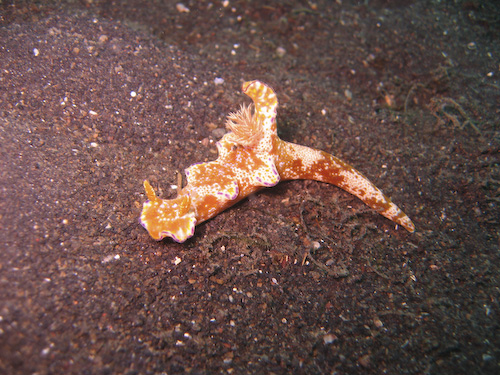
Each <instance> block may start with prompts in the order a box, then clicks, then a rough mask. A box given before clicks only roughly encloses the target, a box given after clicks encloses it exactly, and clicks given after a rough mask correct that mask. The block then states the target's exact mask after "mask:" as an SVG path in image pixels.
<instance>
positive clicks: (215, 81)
mask: <svg viewBox="0 0 500 375" xmlns="http://www.w3.org/2000/svg"><path fill="white" fill-rule="evenodd" d="M223 83H224V78H220V77H215V79H214V84H216V85H222V84H223Z"/></svg>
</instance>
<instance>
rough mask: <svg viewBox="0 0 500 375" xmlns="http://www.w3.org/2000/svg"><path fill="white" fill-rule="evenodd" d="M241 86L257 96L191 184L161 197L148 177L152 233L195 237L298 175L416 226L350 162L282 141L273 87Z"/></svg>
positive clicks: (197, 167)
mask: <svg viewBox="0 0 500 375" xmlns="http://www.w3.org/2000/svg"><path fill="white" fill-rule="evenodd" d="M242 90H243V92H244V93H245V94H246V95H248V96H249V97H250V98H251V99H252V100H253V103H254V104H253V108H252V106H248V107H245V106H242V107H241V109H240V111H238V112H235V113H231V114H230V115H229V116H228V119H227V122H226V126H227V128H228V129H229V130H230V132H229V133H227V134H225V135H224V136H223V137H222V139H221V140H220V141H219V142H217V151H218V153H219V157H218V158H217V160H215V161H211V162H208V163H200V164H194V165H192V166H190V167H189V168H187V169H186V170H185V173H186V178H187V185H186V186H185V187H184V188H182V189H181V190H180V191H179V193H178V196H177V198H175V199H161V198H158V197H157V196H156V194H155V191H154V189H153V188H152V187H151V185H150V184H149V182H148V181H144V188H145V190H146V196H147V198H148V200H147V201H146V202H145V203H144V205H143V210H142V214H141V217H140V222H141V224H142V225H143V226H144V228H146V229H147V231H148V232H149V234H150V235H151V237H153V238H154V239H155V240H161V239H163V238H165V237H171V238H172V239H173V240H174V241H176V242H184V241H186V240H187V239H188V238H190V237H192V236H193V234H194V229H195V226H196V225H197V224H200V223H202V222H204V221H206V220H208V219H210V218H212V217H214V216H215V215H217V214H218V213H220V212H222V211H224V210H225V209H227V208H228V207H230V206H232V205H234V204H235V203H237V202H239V201H240V200H241V199H243V198H245V197H247V196H248V195H250V194H252V193H254V192H256V191H258V190H260V189H263V188H265V187H272V186H274V185H276V184H278V182H280V181H284V180H296V179H308V180H316V181H322V182H327V183H330V184H333V185H336V186H338V187H340V188H342V189H344V190H346V191H348V192H349V193H351V194H353V195H355V196H356V197H358V198H360V199H361V200H362V201H363V202H365V203H366V204H367V205H368V206H370V207H372V208H373V209H375V210H376V211H377V212H379V213H380V214H381V215H383V216H385V217H386V218H388V219H390V220H392V221H394V222H395V223H397V224H400V225H402V226H403V227H404V228H406V229H407V230H408V231H410V232H414V231H415V226H414V225H413V223H412V221H411V220H410V218H409V217H408V216H407V215H406V214H405V213H404V212H403V211H401V209H399V208H398V207H397V206H396V205H395V204H394V203H392V202H391V200H390V199H389V198H388V197H386V196H385V195H384V194H383V193H382V192H381V191H380V190H379V189H378V188H377V187H376V186H375V185H374V184H372V183H371V182H370V181H369V180H368V179H367V178H366V177H364V176H363V175H362V174H361V173H360V172H358V171H357V170H355V169H354V168H353V167H351V166H350V165H349V164H347V163H345V162H343V161H342V160H340V159H338V158H336V157H335V156H333V155H331V154H328V153H327V152H324V151H320V150H315V149H312V148H309V147H306V146H301V145H297V144H294V143H289V142H285V141H283V140H281V139H280V138H279V137H278V134H277V128H276V112H277V108H278V99H277V97H276V94H275V92H274V90H273V89H272V88H271V87H269V86H268V85H266V84H265V83H262V82H260V81H249V82H245V83H244V84H243V87H242Z"/></svg>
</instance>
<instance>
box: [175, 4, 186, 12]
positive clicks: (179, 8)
mask: <svg viewBox="0 0 500 375" xmlns="http://www.w3.org/2000/svg"><path fill="white" fill-rule="evenodd" d="M175 7H176V8H177V11H178V12H179V13H189V8H188V7H187V6H185V5H184V4H182V3H177V4H176V5H175Z"/></svg>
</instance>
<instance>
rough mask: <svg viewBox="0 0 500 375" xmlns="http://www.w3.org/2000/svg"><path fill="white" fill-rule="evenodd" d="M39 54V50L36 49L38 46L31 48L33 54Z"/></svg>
mask: <svg viewBox="0 0 500 375" xmlns="http://www.w3.org/2000/svg"><path fill="white" fill-rule="evenodd" d="M39 54H40V51H39V50H38V48H33V55H35V57H36V56H38V55H39Z"/></svg>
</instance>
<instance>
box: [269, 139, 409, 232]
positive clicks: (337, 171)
mask: <svg viewBox="0 0 500 375" xmlns="http://www.w3.org/2000/svg"><path fill="white" fill-rule="evenodd" d="M279 148H280V151H279V152H278V154H279V155H280V157H279V158H278V160H277V163H276V164H277V167H278V170H279V172H280V175H281V177H282V179H283V180H292V179H305V180H316V181H321V182H327V183H329V184H332V185H336V186H338V187H340V188H341V189H343V190H345V191H347V192H349V193H351V194H352V195H355V196H356V197H358V198H359V199H361V200H362V201H363V202H364V203H365V204H366V205H368V206H369V207H371V208H373V209H374V210H375V211H377V212H378V213H379V214H381V215H382V216H385V217H386V218H388V219H389V220H392V221H394V222H395V223H397V224H400V225H401V226H403V227H404V228H406V229H407V230H408V231H409V232H414V231H415V226H414V224H413V222H412V221H411V220H410V218H409V217H408V216H407V215H406V214H405V213H404V212H403V211H401V209H400V208H399V207H398V206H396V205H395V204H394V203H392V202H391V200H390V199H389V198H388V197H387V196H385V195H384V194H383V193H382V191H381V190H380V189H379V188H377V187H376V186H375V185H374V184H373V183H372V182H371V181H370V180H368V178H366V177H365V176H363V174H362V173H361V172H358V171H357V170H356V169H354V168H353V167H352V166H351V165H349V164H347V163H346V162H344V161H342V160H340V159H338V158H336V157H335V156H333V155H331V154H329V153H327V152H324V151H320V150H315V149H312V148H309V147H305V146H301V145H297V144H294V143H288V142H284V141H281V142H280V143H279Z"/></svg>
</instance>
